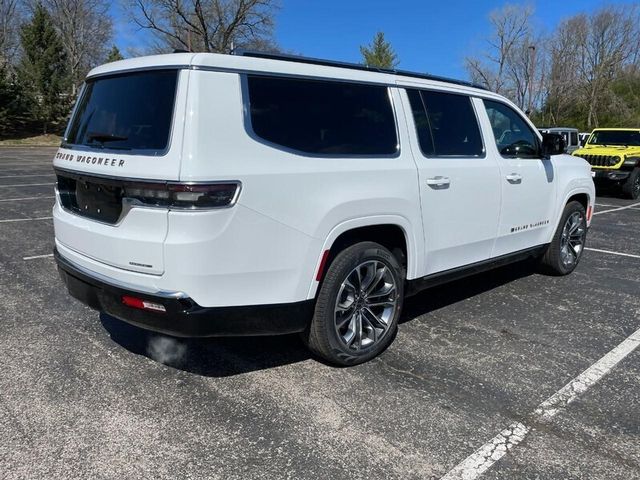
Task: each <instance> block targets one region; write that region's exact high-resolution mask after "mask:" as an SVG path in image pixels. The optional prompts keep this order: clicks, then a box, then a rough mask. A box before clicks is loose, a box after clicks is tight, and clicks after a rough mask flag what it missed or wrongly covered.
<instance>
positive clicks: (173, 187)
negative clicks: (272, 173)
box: [123, 182, 240, 210]
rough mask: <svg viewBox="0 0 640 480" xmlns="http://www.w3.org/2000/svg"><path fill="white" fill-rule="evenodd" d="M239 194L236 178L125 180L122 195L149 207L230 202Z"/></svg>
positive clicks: (213, 205) (206, 206)
mask: <svg viewBox="0 0 640 480" xmlns="http://www.w3.org/2000/svg"><path fill="white" fill-rule="evenodd" d="M239 194H240V183H239V182H228V183H227V182H224V183H210V184H200V183H193V184H192V183H162V184H157V183H143V182H140V183H125V184H124V187H123V197H124V198H127V199H129V200H133V201H137V202H139V203H141V204H143V205H146V206H151V207H169V208H176V209H188V210H193V209H209V208H224V207H230V206H232V205H233V204H234V203H235V202H236V200H237V199H238V195H239Z"/></svg>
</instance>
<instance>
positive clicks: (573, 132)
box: [540, 127, 582, 153]
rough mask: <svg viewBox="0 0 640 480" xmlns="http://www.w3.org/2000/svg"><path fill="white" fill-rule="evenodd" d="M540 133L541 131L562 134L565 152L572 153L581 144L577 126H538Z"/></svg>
mask: <svg viewBox="0 0 640 480" xmlns="http://www.w3.org/2000/svg"><path fill="white" fill-rule="evenodd" d="M540 133H543V134H544V133H555V134H558V135H562V138H563V139H564V143H565V147H566V152H567V153H573V152H575V151H576V150H577V149H579V148H580V147H581V146H582V144H581V143H580V135H581V134H580V133H579V132H578V129H577V128H570V127H551V128H540Z"/></svg>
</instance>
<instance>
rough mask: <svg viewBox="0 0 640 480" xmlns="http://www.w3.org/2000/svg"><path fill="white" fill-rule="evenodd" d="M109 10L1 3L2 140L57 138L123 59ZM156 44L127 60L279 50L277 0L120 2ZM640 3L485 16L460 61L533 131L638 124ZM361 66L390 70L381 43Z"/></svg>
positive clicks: (511, 9)
mask: <svg viewBox="0 0 640 480" xmlns="http://www.w3.org/2000/svg"><path fill="white" fill-rule="evenodd" d="M112 4H113V2H111V1H110V0H0V138H1V137H3V136H11V135H13V136H15V135H17V134H20V133H21V132H30V133H33V132H35V131H40V132H43V133H47V132H54V133H60V132H61V131H62V129H63V128H64V124H65V123H66V118H67V116H68V114H69V111H70V108H71V105H72V103H73V101H74V100H75V98H76V96H77V91H78V88H79V87H80V86H81V84H82V81H83V79H84V77H85V76H86V74H87V73H88V71H89V70H90V69H91V68H93V67H94V66H96V65H100V64H102V63H105V62H109V61H114V60H118V59H121V58H122V54H121V53H120V51H119V50H118V48H117V47H116V46H115V45H114V43H113V19H112V16H113V15H114V11H113V10H112V9H113V6H112ZM119 5H121V8H123V9H124V11H125V14H126V16H127V19H128V20H130V21H132V22H133V23H134V24H135V25H137V27H138V28H139V29H140V30H141V31H145V32H148V33H149V35H148V36H147V37H146V38H151V44H150V45H149V46H148V48H146V49H145V50H144V51H142V50H130V51H129V52H128V53H129V54H130V55H139V54H148V53H166V52H170V51H173V50H184V51H203V52H216V53H231V52H232V51H234V50H237V49H256V50H262V51H279V50H280V49H279V46H278V45H277V43H276V41H275V37H274V28H275V17H276V14H277V12H278V10H279V8H280V6H279V0H189V1H184V0H121V1H120V3H119ZM639 19H640V4H638V3H636V4H631V5H628V4H627V5H624V6H623V5H607V6H603V7H601V8H600V9H599V10H597V11H595V12H593V13H589V14H586V13H583V14H578V15H575V16H573V17H570V18H566V19H564V20H562V21H560V23H559V25H558V26H557V27H556V28H555V29H554V30H553V31H551V32H547V31H545V30H544V29H542V28H540V27H539V24H538V23H537V19H536V16H535V12H534V9H533V7H532V6H530V5H511V4H507V5H505V6H504V7H502V8H500V9H497V10H495V11H493V12H492V13H491V14H490V16H489V21H490V24H491V28H492V34H491V36H490V37H489V38H487V39H486V42H485V43H484V48H482V49H481V50H480V51H478V52H476V53H475V54H474V55H471V56H469V57H468V58H466V59H465V64H466V68H467V70H468V72H469V75H470V77H471V79H472V80H473V81H474V82H476V83H480V84H482V85H484V86H486V87H487V88H489V89H490V90H492V91H495V92H498V93H500V94H503V95H505V96H507V97H508V98H511V99H512V100H513V101H514V102H515V103H516V104H517V105H518V106H520V107H521V108H522V109H523V110H528V111H529V114H530V115H531V117H532V119H533V120H534V121H535V122H536V123H537V124H538V125H541V126H542V125H545V126H559V125H562V126H575V127H578V128H580V129H585V130H589V129H591V128H594V127H597V126H639V125H640V21H639ZM360 52H361V55H362V63H364V64H366V65H369V66H374V67H380V68H395V67H396V66H397V65H398V63H399V58H398V55H397V54H396V52H395V51H394V50H393V48H392V46H391V44H390V43H389V42H388V41H387V40H386V39H385V38H384V33H382V32H378V33H376V35H375V36H374V38H373V41H372V43H371V44H369V45H363V46H361V47H360Z"/></svg>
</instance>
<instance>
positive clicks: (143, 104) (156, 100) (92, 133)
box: [65, 70, 178, 155]
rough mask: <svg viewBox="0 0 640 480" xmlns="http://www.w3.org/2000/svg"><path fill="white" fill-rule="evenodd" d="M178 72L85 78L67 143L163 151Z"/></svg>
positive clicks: (148, 151)
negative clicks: (86, 79) (87, 79)
mask: <svg viewBox="0 0 640 480" xmlns="http://www.w3.org/2000/svg"><path fill="white" fill-rule="evenodd" d="M177 79H178V70H153V71H146V72H135V73H127V74H124V75H117V76H112V77H103V78H98V79H95V80H89V81H87V83H86V85H85V88H84V92H83V94H82V98H81V99H80V102H79V103H78V106H77V109H76V112H75V115H74V117H73V119H72V120H71V124H70V126H69V130H68V134H67V138H66V141H65V146H68V145H82V146H87V147H92V148H106V149H118V150H136V151H140V150H142V151H144V152H145V153H147V154H156V155H158V154H161V153H163V152H164V151H165V150H166V148H167V145H168V143H169V133H170V131H171V121H172V117H173V104H174V101H175V95H176V83H177Z"/></svg>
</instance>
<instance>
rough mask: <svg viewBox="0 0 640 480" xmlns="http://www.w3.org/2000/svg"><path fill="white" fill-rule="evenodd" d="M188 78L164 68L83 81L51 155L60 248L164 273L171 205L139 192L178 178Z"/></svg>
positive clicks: (133, 269)
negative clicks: (151, 202)
mask: <svg viewBox="0 0 640 480" xmlns="http://www.w3.org/2000/svg"><path fill="white" fill-rule="evenodd" d="M187 76H188V71H187V70H179V69H166V70H162V69H159V70H143V71H136V72H128V73H120V74H111V75H107V76H100V77H97V78H92V79H89V80H88V81H87V82H86V84H85V86H84V88H83V91H82V94H81V96H80V98H79V100H78V103H77V105H76V108H75V110H74V114H73V117H72V119H71V121H70V124H69V127H68V128H67V132H66V134H65V138H64V141H63V144H62V147H61V148H60V150H59V151H58V152H57V153H56V155H55V158H54V168H55V171H56V174H57V177H58V183H57V189H58V199H57V203H56V215H55V216H54V225H55V231H56V240H57V242H59V243H60V244H61V245H62V246H63V247H66V248H68V249H70V250H72V251H74V252H76V253H79V254H81V255H84V256H86V257H89V258H91V259H93V260H97V261H99V262H102V263H105V264H108V265H111V266H115V267H118V268H123V269H127V270H132V271H137V272H144V273H150V274H156V275H158V274H161V273H162V272H163V271H164V262H163V241H164V239H165V237H166V234H167V210H166V209H162V208H147V207H145V206H143V205H141V204H140V202H138V201H136V198H140V196H141V195H142V194H144V193H145V191H146V192H148V191H149V189H145V186H153V185H157V184H159V183H164V182H167V181H172V180H178V179H179V172H180V161H181V154H180V152H181V147H182V145H181V138H182V122H181V121H180V120H181V119H182V117H183V115H184V105H185V96H186V90H187V89H186V84H187V81H186V80H187ZM159 195H161V194H159ZM161 200H162V199H161V198H158V201H159V202H160V201H161Z"/></svg>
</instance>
